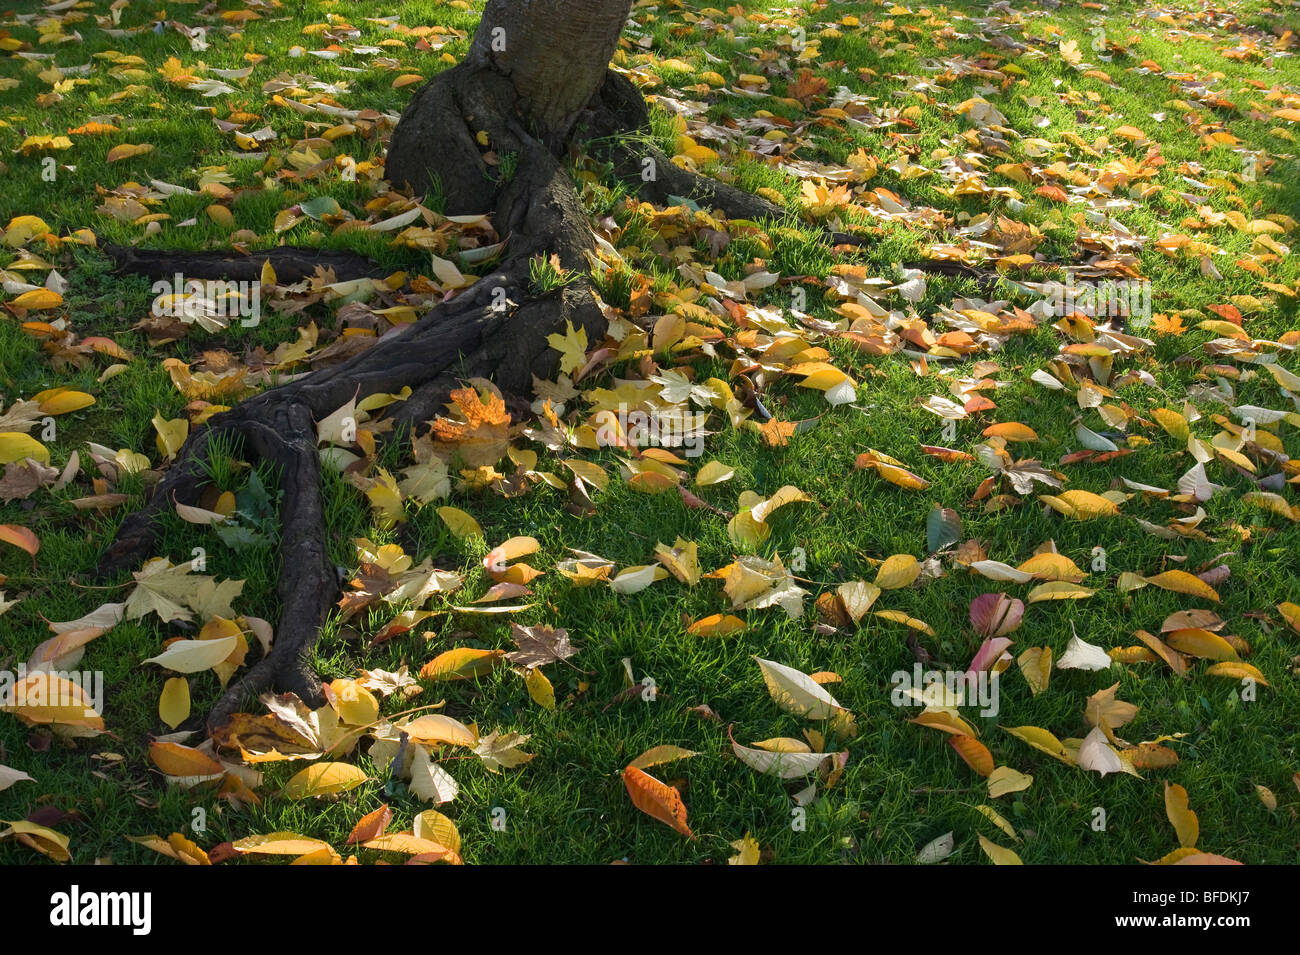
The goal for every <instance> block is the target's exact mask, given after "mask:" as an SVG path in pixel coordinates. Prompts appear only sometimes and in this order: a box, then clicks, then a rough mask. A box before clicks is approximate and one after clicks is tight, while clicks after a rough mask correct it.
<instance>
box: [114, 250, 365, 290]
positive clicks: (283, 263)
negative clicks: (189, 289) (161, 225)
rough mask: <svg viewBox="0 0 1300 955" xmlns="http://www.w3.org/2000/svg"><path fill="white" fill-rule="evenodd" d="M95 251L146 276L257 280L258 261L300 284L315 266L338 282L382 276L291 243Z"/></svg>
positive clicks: (348, 259)
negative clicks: (248, 248)
mask: <svg viewBox="0 0 1300 955" xmlns="http://www.w3.org/2000/svg"><path fill="white" fill-rule="evenodd" d="M99 250H100V251H101V252H103V253H104V254H105V255H107V256H108V257H109V258H111V259H112V260H113V262H114V264H115V265H116V266H117V269H118V271H119V272H129V273H131V274H133V275H143V276H146V277H147V278H151V279H170V278H172V277H173V276H175V275H176V274H177V273H179V274H180V275H182V276H184V277H185V278H186V279H227V280H229V281H235V282H257V281H260V280H261V278H262V263H263V262H270V263H271V268H273V269H275V275H276V278H277V280H278V281H280V282H282V283H291V282H300V281H302V280H303V279H305V278H309V277H310V276H311V275H313V274H314V273H315V271H316V268H317V266H319V267H321V268H325V269H329V270H331V271H333V272H334V274H335V275H336V276H337V277H338V281H340V282H346V281H350V280H352V279H360V278H366V277H367V276H371V277H375V278H379V277H382V276H383V275H386V274H387V273H386V272H385V271H384V270H383V269H382V268H380V266H378V265H376V264H375V263H374V262H372V261H371V260H370V259H368V258H366V257H365V256H363V255H357V254H356V253H355V252H334V251H328V250H324V249H308V248H300V247H298V246H292V245H282V246H277V247H276V248H274V249H264V250H262V251H260V252H249V253H248V254H247V255H240V254H239V253H237V252H232V251H229V250H221V251H216V252H175V251H171V250H167V249H137V248H135V247H134V246H129V245H113V244H112V243H110V242H104V243H101V244H100V246H99Z"/></svg>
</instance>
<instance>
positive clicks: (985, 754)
mask: <svg viewBox="0 0 1300 955" xmlns="http://www.w3.org/2000/svg"><path fill="white" fill-rule="evenodd" d="M948 744H949V745H950V746H951V747H952V748H953V749H955V750H956V751H957V755H958V756H960V757H961V758H962V759H964V760H965V761H966V765H967V766H969V767H970V768H971V769H973V770H975V772H977V773H979V774H980V775H981V776H985V777H987V776H988V775H989V773H991V772H993V754H992V753H990V752H989V748H988V747H987V746H985V745H984V744H983V743H981V742H980V741H979V740H977V739H975V738H974V737H973V736H949V737H948Z"/></svg>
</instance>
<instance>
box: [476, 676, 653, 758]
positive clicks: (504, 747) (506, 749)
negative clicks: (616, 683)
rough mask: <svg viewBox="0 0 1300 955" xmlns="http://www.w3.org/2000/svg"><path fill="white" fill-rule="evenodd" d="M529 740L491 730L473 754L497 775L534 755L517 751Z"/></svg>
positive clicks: (480, 739) (526, 736) (522, 735)
mask: <svg viewBox="0 0 1300 955" xmlns="http://www.w3.org/2000/svg"><path fill="white" fill-rule="evenodd" d="M638 689H639V688H638ZM529 738H530V737H529V736H528V735H527V734H520V733H506V734H505V735H504V736H502V735H501V734H500V732H499V731H498V730H493V731H492V732H491V733H489V734H488V735H486V736H483V737H480V738H479V741H478V745H477V746H475V747H474V752H475V753H477V754H478V756H479V758H480V759H482V760H483V765H484V766H486V767H487V768H488V769H490V770H491V771H492V772H494V773H499V772H501V770H502V768H505V769H513V768H514V767H516V766H522V765H523V764H524V763H526V762H528V761H529V760H531V759H532V758H533V756H534V755H536V754H534V753H525V752H522V751H521V750H520V749H519V747H520V746H523V745H524V743H526V742H528V740H529Z"/></svg>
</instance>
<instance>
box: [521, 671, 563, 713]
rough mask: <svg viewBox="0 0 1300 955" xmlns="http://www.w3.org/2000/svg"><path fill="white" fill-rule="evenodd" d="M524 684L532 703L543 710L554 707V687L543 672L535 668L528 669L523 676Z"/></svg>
mask: <svg viewBox="0 0 1300 955" xmlns="http://www.w3.org/2000/svg"><path fill="white" fill-rule="evenodd" d="M524 685H525V686H526V687H528V696H529V697H530V698H531V699H532V701H533V702H534V703H536V704H537V705H538V706H540V707H541V708H542V709H544V710H553V709H555V687H553V686H551V681H550V680H548V679H547V678H546V674H545V673H543V672H542V671H541V670H539V669H536V668H534V669H531V670H529V671H528V675H527V676H526V677H524Z"/></svg>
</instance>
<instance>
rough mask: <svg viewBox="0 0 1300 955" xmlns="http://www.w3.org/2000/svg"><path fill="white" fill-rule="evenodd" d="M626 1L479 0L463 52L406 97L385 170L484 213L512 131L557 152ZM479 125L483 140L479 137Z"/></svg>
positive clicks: (595, 83) (603, 70) (609, 51)
mask: <svg viewBox="0 0 1300 955" xmlns="http://www.w3.org/2000/svg"><path fill="white" fill-rule="evenodd" d="M631 9H632V0H488V4H487V7H486V9H484V11H483V18H482V20H481V21H480V22H479V26H478V29H477V30H476V31H475V33H474V40H473V42H472V44H471V46H470V51H469V55H468V56H467V57H466V58H465V59H464V61H462V62H461V63H459V64H457V65H456V66H455V67H453V68H452V69H450V70H448V71H447V72H445V73H441V74H439V75H438V76H436V77H434V78H433V80H431V81H430V82H429V83H428V84H427V85H426V86H424V87H423V88H422V89H421V90H420V91H419V92H418V93H417V94H416V95H415V97H414V98H413V99H412V100H411V103H410V104H409V105H408V106H407V107H406V110H405V111H404V112H403V113H402V118H401V120H400V121H399V122H398V124H397V128H396V129H395V130H394V131H393V138H392V141H391V142H390V143H389V146H388V159H387V161H386V164H385V167H384V168H385V173H386V175H387V177H388V181H389V182H391V183H393V185H395V186H398V187H403V188H410V189H412V190H413V191H414V192H415V193H416V194H417V195H427V194H429V193H431V192H432V193H435V194H440V195H441V196H442V199H443V203H444V208H445V211H446V212H447V213H448V214H449V215H456V214H473V213H478V212H486V211H488V210H489V209H491V208H492V199H493V198H494V196H495V194H496V191H497V187H499V185H500V183H501V178H502V177H501V173H500V163H501V162H502V161H503V159H504V158H505V157H506V156H507V154H510V153H514V154H516V158H518V153H519V150H520V148H521V146H520V140H522V139H531V140H534V141H536V142H539V143H541V144H542V145H543V146H544V147H545V148H546V149H548V150H549V151H550V152H551V153H552V155H556V156H558V155H559V154H560V153H561V152H562V151H563V150H564V148H565V147H566V146H567V145H568V142H569V137H570V134H571V133H572V132H573V128H574V124H575V122H576V121H577V119H578V117H579V115H580V114H581V113H582V111H583V110H584V109H586V108H587V107H588V106H589V105H590V104H591V103H592V101H593V100H594V99H595V98H596V96H597V93H598V92H599V90H600V88H601V86H602V85H603V84H604V83H605V81H606V76H607V67H608V64H609V60H610V57H611V56H613V54H614V50H615V48H616V47H617V46H618V37H619V34H620V33H621V32H622V29H623V24H624V23H625V22H626V21H627V16H628V13H629V12H630V10H631ZM483 134H487V137H486V139H487V141H486V143H484V141H483V139H482V136H483Z"/></svg>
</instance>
